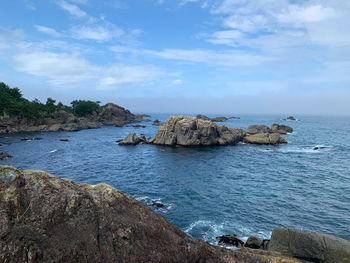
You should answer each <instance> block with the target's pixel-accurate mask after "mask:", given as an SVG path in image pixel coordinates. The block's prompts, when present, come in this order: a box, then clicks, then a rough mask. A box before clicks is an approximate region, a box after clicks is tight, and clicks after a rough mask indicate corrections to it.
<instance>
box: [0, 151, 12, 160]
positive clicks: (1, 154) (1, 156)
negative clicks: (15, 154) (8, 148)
mask: <svg viewBox="0 0 350 263" xmlns="http://www.w3.org/2000/svg"><path fill="white" fill-rule="evenodd" d="M8 158H12V155H10V154H8V153H6V152H0V160H5V159H8Z"/></svg>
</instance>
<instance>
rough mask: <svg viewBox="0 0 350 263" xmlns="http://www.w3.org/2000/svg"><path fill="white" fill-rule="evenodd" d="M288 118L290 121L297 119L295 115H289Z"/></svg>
mask: <svg viewBox="0 0 350 263" xmlns="http://www.w3.org/2000/svg"><path fill="white" fill-rule="evenodd" d="M286 120H289V121H296V119H295V118H294V117H293V116H288V117H287V119H286Z"/></svg>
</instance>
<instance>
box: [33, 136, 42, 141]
mask: <svg viewBox="0 0 350 263" xmlns="http://www.w3.org/2000/svg"><path fill="white" fill-rule="evenodd" d="M42 139H43V138H40V137H34V138H33V140H34V141H40V140H42Z"/></svg>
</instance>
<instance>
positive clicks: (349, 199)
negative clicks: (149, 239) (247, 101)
mask: <svg viewBox="0 0 350 263" xmlns="http://www.w3.org/2000/svg"><path fill="white" fill-rule="evenodd" d="M171 115H172V114H152V115H151V117H150V119H151V120H152V121H153V120H155V119H158V120H160V121H165V120H166V119H167V118H168V117H169V116H171ZM187 115H188V116H191V114H187ZM192 116H193V115H192ZM208 116H209V117H215V116H223V115H208ZM226 116H227V115H226ZM285 117H286V116H279V115H276V116H272V115H271V116H262V115H261V116H260V115H256V116H254V115H240V119H230V120H228V121H226V122H224V123H223V124H224V125H226V126H229V127H237V128H248V126H249V125H252V124H265V125H269V126H270V125H271V124H273V123H275V122H277V123H280V124H285V125H289V126H291V127H292V128H293V129H294V132H293V133H291V134H287V135H283V137H284V138H285V139H286V140H287V141H288V144H284V145H276V146H271V145H249V144H244V143H239V144H237V145H232V146H212V147H202V148H184V147H164V146H155V145H148V144H139V145H137V146H119V145H118V144H117V143H116V141H117V140H118V139H122V138H124V137H125V136H126V135H127V134H129V133H133V132H135V133H136V134H137V135H141V134H144V135H145V136H146V137H153V136H154V135H155V134H156V133H157V131H158V127H157V126H153V125H152V123H153V122H144V123H139V124H142V125H145V126H146V127H145V128H142V127H139V128H136V127H128V126H124V127H111V126H105V127H102V128H100V129H92V130H82V131H78V132H47V133H40V132H37V133H22V134H15V135H1V137H0V144H1V146H0V151H4V152H8V153H9V154H11V155H13V158H11V159H6V160H2V161H0V165H10V166H14V167H17V168H19V169H32V170H44V171H47V172H49V173H51V174H53V175H56V176H59V177H62V178H66V179H73V180H75V181H78V182H83V183H89V184H98V183H100V182H105V183H107V184H110V185H111V186H113V187H115V188H117V189H119V190H121V191H123V192H124V193H127V194H129V195H131V196H133V197H134V198H136V199H138V200H140V201H141V202H143V203H144V204H145V205H148V206H149V207H150V208H151V209H153V210H154V211H155V212H156V213H158V214H160V215H162V216H163V217H165V218H166V219H167V220H168V221H169V222H171V223H172V224H174V225H175V226H177V227H179V228H180V229H181V230H183V231H185V232H186V233H188V234H189V235H191V236H192V237H195V238H200V239H202V240H204V241H207V242H209V243H211V244H217V240H216V237H217V236H220V235H226V234H236V235H237V236H239V237H240V238H242V239H243V240H245V239H247V238H248V237H249V236H250V235H256V236H259V237H261V238H269V237H270V235H271V232H272V230H273V229H274V228H276V227H288V228H295V229H299V230H303V231H312V232H318V233H326V234H331V235H335V236H338V237H341V238H344V239H346V240H349V241H350V231H349V230H350V117H322V116H296V118H297V120H296V121H286V120H284V118H285ZM23 137H40V138H42V139H41V140H33V141H21V138H23ZM61 138H67V139H69V141H67V142H63V141H60V139H61ZM314 147H319V150H314ZM153 202H159V203H162V204H164V207H156V206H152V203H153Z"/></svg>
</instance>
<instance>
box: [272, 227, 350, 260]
mask: <svg viewBox="0 0 350 263" xmlns="http://www.w3.org/2000/svg"><path fill="white" fill-rule="evenodd" d="M268 250H271V251H277V252H280V253H281V254H282V255H286V256H292V257H296V258H299V259H303V260H307V261H310V262H320V263H345V262H350V242H348V241H346V240H344V239H341V238H338V237H335V236H331V235H325V234H316V233H307V232H302V231H299V230H295V229H287V228H276V229H274V230H273V232H272V235H271V240H270V243H269V244H268Z"/></svg>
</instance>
